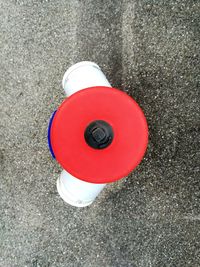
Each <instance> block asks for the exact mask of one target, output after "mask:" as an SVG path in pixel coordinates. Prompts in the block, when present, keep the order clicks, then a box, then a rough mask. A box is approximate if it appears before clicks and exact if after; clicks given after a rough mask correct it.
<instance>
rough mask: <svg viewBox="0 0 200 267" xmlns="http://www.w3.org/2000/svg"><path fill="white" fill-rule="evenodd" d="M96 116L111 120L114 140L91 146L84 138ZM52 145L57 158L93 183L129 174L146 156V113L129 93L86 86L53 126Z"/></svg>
mask: <svg viewBox="0 0 200 267" xmlns="http://www.w3.org/2000/svg"><path fill="white" fill-rule="evenodd" d="M95 120H103V121H106V122H107V123H109V124H110V125H111V126H112V128H113V132H114V139H113V141H112V143H111V144H110V145H109V146H108V147H106V148H104V149H94V148H92V147H90V146H89V145H88V144H87V143H86V141H85V138H84V132H85V129H86V128H87V126H88V125H89V124H90V123H91V122H92V121H95ZM50 137H51V145H52V148H53V151H54V154H55V157H56V159H57V161H58V162H59V163H60V164H61V166H62V167H63V168H64V169H65V170H66V171H68V172H69V173H70V174H72V175H73V176H75V177H77V178H79V179H81V180H84V181H87V182H91V183H108V182H113V181H116V180H118V179H120V178H123V177H124V176H126V175H128V174H129V173H130V172H131V171H132V170H133V169H134V168H135V167H136V166H137V165H138V164H139V163H140V161H141V160H142V158H143V156H144V153H145V150H146V147H147V142H148V128H147V122H146V119H145V116H144V114H143V112H142V110H141V108H140V107H139V106H138V104H137V103H136V102H135V101H134V100H133V99H132V98H131V97H129V96H128V95H127V94H126V93H124V92H122V91H120V90H118V89H115V88H110V87H102V86H98V87H92V88H86V89H83V90H81V91H78V92H77V93H75V94H73V95H72V96H70V97H69V98H67V99H66V100H65V101H64V102H63V103H62V104H61V106H60V107H59V108H58V110H57V112H56V114H55V117H54V119H53V122H52V126H51V133H50Z"/></svg>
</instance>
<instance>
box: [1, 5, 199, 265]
mask: <svg viewBox="0 0 200 267" xmlns="http://www.w3.org/2000/svg"><path fill="white" fill-rule="evenodd" d="M199 39H200V2H199V1H195V0H181V1H180V0H173V1H170V0H169V1H164V0H163V1H157V0H140V1H136V0H135V1H131V0H123V1H117V0H105V1H104V0H103V1H100V0H86V1H80V0H68V1H66V0H52V1H50V0H46V1H45V0H40V1H39V0H38V1H36V0H27V1H25V0H0V89H1V94H0V162H1V165H0V266H1V267H25V266H27V267H73V266H74V267H129V266H131V267H140V266H141V267H154V266H158V267H165V266H166V267H169V266H170V267H175V266H181V267H184V266H186V267H199V266H200V180H199V177H200V175H199V173H200V172H199V159H200V150H199V146H200V138H199V133H200V124H199V122H200V119H199V112H200V110H199V109H200V101H199V100H200V97H199V78H200V71H199ZM80 60H92V61H95V62H97V63H98V64H99V65H100V66H101V67H102V69H103V70H104V72H105V73H106V75H107V77H108V78H109V80H110V81H111V83H112V84H113V85H114V86H116V87H119V88H120V89H121V90H125V91H127V93H128V94H130V95H131V96H132V97H134V98H135V99H136V100H137V101H138V103H139V104H140V106H141V107H142V108H143V110H144V112H145V114H146V116H147V120H148V124H149V131H150V142H149V147H148V151H147V154H146V156H145V159H144V160H143V162H142V163H141V164H140V166H139V167H138V168H137V169H136V170H135V171H134V172H133V173H132V174H131V175H130V176H129V177H127V178H126V179H124V180H121V181H119V182H118V183H116V184H113V185H109V186H108V187H107V189H106V190H104V192H103V193H102V194H101V195H100V196H99V198H98V200H97V201H96V202H95V203H94V204H93V205H92V206H90V207H87V208H83V209H78V208H74V207H71V206H69V205H67V204H65V203H64V202H63V201H62V200H61V199H60V197H59V196H58V193H57V190H56V179H57V177H58V176H59V173H60V167H59V166H58V164H57V163H56V162H55V161H53V160H52V158H51V155H50V153H49V151H48V147H47V139H46V135H47V126H48V121H49V117H50V115H51V113H52V111H54V110H55V109H56V108H57V107H58V105H59V104H60V103H61V101H62V100H63V99H64V93H63V90H62V88H61V80H62V76H63V73H64V72H65V70H66V69H67V68H68V67H69V66H70V65H72V64H73V63H76V62H78V61H80Z"/></svg>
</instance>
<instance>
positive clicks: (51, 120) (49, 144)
mask: <svg viewBox="0 0 200 267" xmlns="http://www.w3.org/2000/svg"><path fill="white" fill-rule="evenodd" d="M56 111H57V110H56ZM56 111H54V112H53V114H52V115H51V118H50V121H49V126H48V136H47V138H48V146H49V150H50V152H51V155H52V157H53V158H54V159H55V158H56V157H55V155H54V152H53V149H52V146H51V137H50V133H51V125H52V122H53V118H54V116H55V114H56Z"/></svg>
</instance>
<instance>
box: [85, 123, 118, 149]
mask: <svg viewBox="0 0 200 267" xmlns="http://www.w3.org/2000/svg"><path fill="white" fill-rule="evenodd" d="M84 136H85V141H86V142H87V144H88V145H89V146H91V147H93V148H96V149H102V148H106V147H108V146H109V145H110V144H111V143H112V140H113V137H114V134H113V129H112V127H111V126H110V124H108V123H107V122H105V121H102V120H97V121H93V122H91V123H90V124H89V125H88V127H87V128H86V130H85V134H84Z"/></svg>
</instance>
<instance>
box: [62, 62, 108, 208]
mask: <svg viewBox="0 0 200 267" xmlns="http://www.w3.org/2000/svg"><path fill="white" fill-rule="evenodd" d="M62 86H63V89H64V91H65V93H66V96H67V97H68V96H71V95H72V94H74V93H76V92H78V91H79V90H82V89H84V88H89V87H94V86H107V87H111V85H110V83H109V82H108V80H107V79H106V77H105V75H104V74H103V72H102V71H101V69H100V67H99V66H98V65H97V64H95V63H93V62H89V61H83V62H80V63H77V64H75V65H73V66H72V67H70V68H69V69H68V70H67V71H66V72H65V74H64V77H63V81H62ZM105 185H106V184H96V183H88V182H85V181H82V180H80V179H77V178H76V177H74V176H72V175H71V174H70V173H68V172H67V171H66V170H63V171H62V173H61V175H60V177H59V178H58V180H57V190H58V193H59V194H60V196H61V198H62V199H63V200H64V201H65V202H67V203H69V204H70V205H73V206H76V207H85V206H88V205H90V204H91V203H92V202H93V201H94V200H95V198H96V197H97V196H98V195H99V193H100V192H101V190H102V189H103V188H104V187H105Z"/></svg>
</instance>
